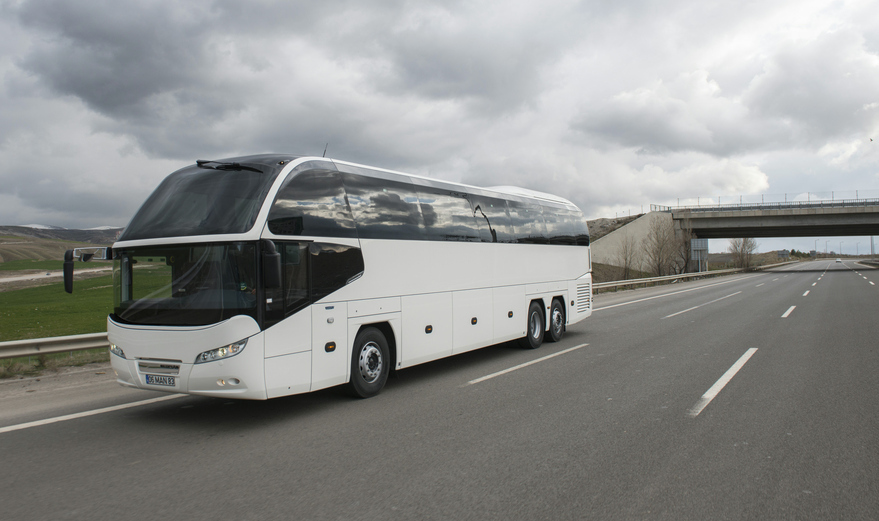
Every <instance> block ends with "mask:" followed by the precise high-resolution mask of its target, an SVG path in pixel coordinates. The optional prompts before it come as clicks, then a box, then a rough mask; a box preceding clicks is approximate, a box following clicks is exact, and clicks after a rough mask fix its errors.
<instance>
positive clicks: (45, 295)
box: [0, 275, 113, 342]
mask: <svg viewBox="0 0 879 521" xmlns="http://www.w3.org/2000/svg"><path fill="white" fill-rule="evenodd" d="M74 288H75V289H74V292H73V294H67V293H65V292H64V285H63V283H62V282H60V281H59V282H57V283H54V284H49V285H46V286H40V287H36V288H26V289H19V290H14V291H5V292H2V293H0V342H5V341H8V340H21V339H26V338H45V337H52V336H66V335H79V334H84V333H100V332H102V331H106V330H107V315H109V314H110V312H111V311H112V308H113V277H112V276H111V275H106V276H103V277H96V278H92V279H87V280H77V281H76V282H75V283H74Z"/></svg>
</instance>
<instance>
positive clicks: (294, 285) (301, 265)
mask: <svg viewBox="0 0 879 521" xmlns="http://www.w3.org/2000/svg"><path fill="white" fill-rule="evenodd" d="M280 246H281V247H282V248H283V251H282V252H281V262H282V266H283V268H284V280H283V287H284V309H285V311H286V314H288V315H289V314H291V313H293V312H295V311H297V310H299V309H301V308H302V307H304V306H305V305H306V304H307V303H308V255H307V253H308V244H307V243H298V242H287V243H282V244H280Z"/></svg>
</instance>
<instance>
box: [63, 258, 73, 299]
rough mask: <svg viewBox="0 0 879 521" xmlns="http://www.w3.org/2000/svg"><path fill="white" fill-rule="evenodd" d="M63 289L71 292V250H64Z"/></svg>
mask: <svg viewBox="0 0 879 521" xmlns="http://www.w3.org/2000/svg"><path fill="white" fill-rule="evenodd" d="M64 291H66V292H68V293H73V250H67V251H65V252H64Z"/></svg>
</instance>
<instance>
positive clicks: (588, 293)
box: [577, 282, 592, 313]
mask: <svg viewBox="0 0 879 521" xmlns="http://www.w3.org/2000/svg"><path fill="white" fill-rule="evenodd" d="M591 307H592V283H591V282H587V283H586V284H577V313H585V312H586V311H589V309H590V308H591Z"/></svg>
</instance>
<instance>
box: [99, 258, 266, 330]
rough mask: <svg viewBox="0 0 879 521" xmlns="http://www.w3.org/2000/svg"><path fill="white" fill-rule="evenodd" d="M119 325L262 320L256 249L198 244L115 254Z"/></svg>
mask: <svg viewBox="0 0 879 521" xmlns="http://www.w3.org/2000/svg"><path fill="white" fill-rule="evenodd" d="M113 253H114V261H113V286H114V315H115V317H114V319H115V320H118V321H120V322H123V323H128V324H143V325H174V326H199V325H208V324H214V323H217V322H220V321H222V320H225V319H227V318H231V317H233V316H235V315H248V316H251V317H253V318H254V319H256V318H257V312H256V309H257V306H256V291H257V290H256V265H257V264H256V263H257V254H256V244H254V243H243V242H236V243H230V244H198V245H181V246H161V247H142V248H122V249H118V250H113Z"/></svg>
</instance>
